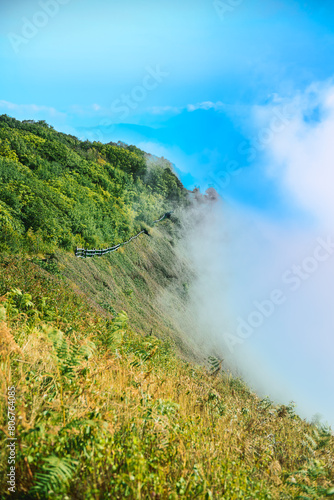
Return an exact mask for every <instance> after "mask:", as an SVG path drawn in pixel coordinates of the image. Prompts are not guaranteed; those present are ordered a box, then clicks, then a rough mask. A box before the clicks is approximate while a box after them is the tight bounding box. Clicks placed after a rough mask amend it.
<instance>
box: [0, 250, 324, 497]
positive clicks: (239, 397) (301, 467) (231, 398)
mask: <svg viewBox="0 0 334 500" xmlns="http://www.w3.org/2000/svg"><path fill="white" fill-rule="evenodd" d="M0 264H1V266H0V286H1V289H0V294H1V295H2V297H1V303H0V338H1V344H0V349H1V364H0V372H1V379H0V380H1V395H2V397H1V414H0V415H1V430H2V435H3V438H4V440H5V439H6V437H7V410H6V408H7V401H6V394H7V388H8V387H9V386H12V385H14V386H15V387H16V391H17V408H16V409H17V429H16V437H17V438H18V440H17V462H16V467H17V471H16V477H17V493H16V497H17V498H37V499H38V498H39V499H46V498H55V499H66V498H75V499H107V498H111V499H124V498H129V499H152V498H153V499H154V498H155V499H176V498H188V499H194V498H198V499H211V498H212V499H220V498H226V499H245V498H246V499H247V498H249V499H250V498H254V499H276V498H277V499H290V498H300V499H301V498H305V499H307V498H309V499H313V498H319V499H320V498H326V497H327V496H328V497H330V496H331V495H334V489H333V479H334V442H333V436H332V435H331V433H330V430H329V429H326V428H323V427H320V426H315V425H312V424H309V423H307V422H305V421H303V420H302V419H300V418H299V417H298V416H297V415H295V413H294V410H293V406H292V405H288V406H275V405H274V404H273V403H272V402H271V401H270V400H268V399H264V400H260V399H259V398H258V397H257V396H256V395H255V394H254V393H252V392H251V391H250V390H249V388H248V387H247V386H246V385H245V384H244V383H243V382H242V381H241V380H239V379H236V378H234V377H232V376H231V374H230V373H228V372H225V371H224V366H221V364H220V363H219V361H217V360H214V359H213V358H212V359H211V360H210V361H211V363H208V365H207V367H206V366H195V365H193V364H190V363H187V362H185V361H183V360H181V359H180V358H179V357H178V356H177V355H176V354H175V346H174V344H173V342H172V341H171V340H161V339H159V338H157V337H156V336H155V335H148V336H143V335H141V334H140V333H136V332H135V331H134V330H133V329H132V328H131V326H130V324H131V318H130V320H129V318H128V317H127V314H126V313H125V312H122V311H119V312H118V314H117V315H116V316H114V318H111V316H110V315H107V314H106V315H105V316H101V314H98V313H97V312H96V310H95V309H94V308H92V307H91V305H90V304H89V303H88V302H87V300H86V298H85V296H84V295H81V296H79V295H78V294H76V293H75V292H74V291H73V290H72V289H71V287H70V286H69V282H68V281H66V280H65V279H64V278H62V277H59V276H55V275H51V274H50V273H49V272H47V271H46V270H43V269H40V268H39V267H37V266H36V265H35V264H34V263H32V262H24V261H23V260H21V259H20V258H15V259H13V258H2V259H1V262H0ZM211 368H212V369H211ZM217 370H218V371H217ZM7 453H8V452H7V449H6V447H5V445H3V446H2V448H1V485H0V488H1V491H2V492H3V493H2V495H3V497H4V498H5V497H6V495H7V494H6V491H7V486H6V474H7V471H8V467H7ZM14 497H15V495H14Z"/></svg>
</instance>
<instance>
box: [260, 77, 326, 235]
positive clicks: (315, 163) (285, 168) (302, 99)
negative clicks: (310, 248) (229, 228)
mask: <svg viewBox="0 0 334 500" xmlns="http://www.w3.org/2000/svg"><path fill="white" fill-rule="evenodd" d="M285 105H288V106H289V107H290V109H292V110H293V111H292V114H291V117H290V120H289V121H290V124H289V126H287V127H285V128H284V129H283V130H282V131H280V133H278V134H275V136H274V137H273V139H272V141H271V142H270V144H269V147H268V150H267V155H268V156H267V158H268V160H269V161H268V169H267V171H268V173H269V174H270V175H274V176H276V177H277V180H278V182H279V183H280V184H281V185H282V187H283V189H284V190H285V191H286V192H287V193H289V195H290V196H291V197H292V199H293V201H294V202H295V203H297V204H299V206H300V207H301V208H303V209H305V210H307V211H308V212H309V213H310V214H311V215H313V216H314V217H316V219H317V221H318V224H319V225H321V226H322V227H326V228H331V227H333V226H334V84H333V83H332V82H326V83H322V84H313V85H312V86H310V87H309V88H308V89H307V90H306V91H305V92H304V93H303V94H299V95H297V96H295V97H294V98H293V99H290V100H289V101H285ZM262 111H265V112H267V113H268V112H271V111H270V110H269V108H268V109H266V110H262Z"/></svg>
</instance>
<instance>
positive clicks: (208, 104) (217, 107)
mask: <svg viewBox="0 0 334 500" xmlns="http://www.w3.org/2000/svg"><path fill="white" fill-rule="evenodd" d="M198 109H204V110H205V111H208V110H209V109H213V110H214V111H222V110H223V109H225V105H224V103H223V102H221V101H217V102H212V101H204V102H199V103H197V104H188V105H187V111H190V112H191V111H197V110H198Z"/></svg>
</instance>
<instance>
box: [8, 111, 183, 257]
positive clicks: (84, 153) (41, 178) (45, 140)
mask: <svg viewBox="0 0 334 500" xmlns="http://www.w3.org/2000/svg"><path fill="white" fill-rule="evenodd" d="M147 163H148V162H146V161H145V154H144V152H142V151H140V150H139V149H138V148H136V147H135V146H126V145H124V146H123V147H122V146H118V145H115V144H102V143H97V142H94V143H91V142H88V141H86V142H82V141H80V140H78V139H77V138H76V137H73V136H70V135H66V134H62V133H59V132H56V131H55V130H54V129H53V128H52V127H50V126H48V125H47V124H46V123H44V122H38V123H34V122H31V121H25V122H19V121H17V120H14V119H13V118H9V117H8V116H6V115H2V116H0V249H1V250H6V249H10V250H13V249H14V250H16V251H19V250H22V249H25V250H27V251H30V252H33V253H34V252H35V253H36V252H46V251H47V252H52V251H53V250H55V249H56V248H64V249H66V250H71V249H73V248H74V247H75V246H84V247H89V248H94V247H96V248H100V247H103V246H108V245H110V244H117V243H120V242H122V241H124V240H126V239H128V238H129V237H130V236H132V235H133V234H134V233H136V232H138V231H140V229H141V228H142V227H143V224H144V225H145V224H149V225H150V224H151V223H152V221H153V220H155V219H156V218H157V216H160V215H162V214H163V213H164V212H165V211H167V210H170V209H171V208H172V207H173V206H175V205H177V206H180V204H182V203H184V202H185V199H186V191H185V189H184V188H183V186H182V184H181V183H180V181H179V180H178V178H177V177H176V176H175V175H174V173H173V172H172V170H171V169H170V168H169V166H168V165H167V166H165V165H163V166H161V165H159V163H156V164H151V165H150V166H149V167H148V166H147Z"/></svg>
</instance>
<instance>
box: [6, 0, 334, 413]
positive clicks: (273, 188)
mask: <svg viewBox="0 0 334 500" xmlns="http://www.w3.org/2000/svg"><path fill="white" fill-rule="evenodd" d="M0 10H1V16H0V58H1V69H2V78H1V80H0V90H1V92H0V113H6V114H8V115H10V116H14V117H16V118H18V119H35V120H38V119H43V120H46V121H47V122H48V123H50V124H52V125H53V126H54V127H55V128H56V129H58V130H62V131H65V132H68V133H72V134H74V135H76V136H78V137H80V138H89V139H93V140H101V141H110V140H113V141H118V140H123V141H125V142H127V143H132V144H136V145H138V146H139V147H141V148H142V149H144V150H146V151H148V152H151V153H153V154H157V155H159V156H162V155H163V156H164V157H166V158H168V159H169V160H171V161H172V162H173V163H174V164H175V167H176V169H177V172H178V173H179V175H180V177H181V180H182V181H183V182H184V184H185V185H186V186H187V187H189V188H192V187H194V186H195V185H196V186H200V187H201V188H202V189H205V188H206V187H208V186H209V185H213V186H215V187H216V188H217V190H218V191H219V192H220V193H221V195H222V196H223V198H224V199H225V200H226V201H227V202H228V203H229V204H230V206H232V207H236V212H238V213H239V214H240V218H241V220H242V217H243V215H242V214H244V213H245V212H246V213H247V216H248V217H249V216H250V215H249V214H251V224H253V225H254V227H255V228H256V230H255V231H254V233H252V235H251V237H250V239H251V240H252V242H253V243H249V242H248V251H249V253H250V255H253V257H254V259H255V260H256V261H257V260H259V261H261V259H262V257H265V259H267V257H268V255H266V256H262V255H261V250H260V248H259V247H258V246H257V245H256V244H255V243H254V241H257V240H256V238H257V236H256V235H257V234H258V228H259V227H263V220H265V221H266V222H265V227H266V228H267V231H268V234H270V235H273V234H274V233H275V236H272V240H271V244H269V250H268V249H267V252H269V254H270V255H271V256H272V260H274V261H275V260H276V261H277V262H278V263H279V264H277V265H276V267H275V271H272V270H270V269H269V267H267V268H262V271H261V268H259V271H258V273H259V274H261V275H265V276H266V278H265V279H264V278H261V279H260V278H259V279H258V281H259V283H260V284H261V286H260V285H259V287H258V288H257V289H256V290H257V291H255V289H254V293H260V290H261V293H266V292H265V290H266V289H268V287H270V286H271V285H269V283H274V282H275V279H274V276H276V275H275V273H277V280H278V282H280V281H279V280H280V278H279V276H280V274H279V273H280V272H282V271H283V270H284V266H289V265H290V264H291V263H292V262H293V259H294V258H295V256H296V255H297V254H298V255H300V258H302V257H303V256H304V257H305V256H307V255H308V254H307V250H303V248H300V246H299V247H298V249H297V247H296V245H295V242H294V241H293V243H291V242H292V240H293V238H292V237H291V231H292V232H294V235H295V237H296V235H297V240H298V242H299V243H300V242H302V244H305V245H306V246H305V248H309V247H308V246H307V244H306V243H305V241H308V242H309V241H310V240H312V238H313V239H314V238H315V237H316V236H319V235H322V234H323V233H322V231H326V230H327V229H328V227H329V224H328V221H327V219H326V214H331V213H332V212H331V209H332V206H331V202H330V198H331V195H332V193H328V196H327V197H326V196H325V197H322V191H321V189H325V190H326V186H320V187H319V190H318V191H316V192H313V191H312V186H313V185H315V184H316V183H317V177H316V175H315V173H314V172H316V165H317V158H319V159H321V161H322V164H324V165H327V166H328V165H330V161H328V162H327V160H329V159H328V158H327V157H326V158H325V156H326V155H325V154H324V151H326V144H323V141H322V139H321V137H322V136H321V131H322V130H323V128H324V127H325V128H326V127H327V128H326V130H328V134H329V137H330V131H331V123H332V122H331V121H330V120H329V121H328V120H327V122H326V119H327V118H326V117H327V116H328V115H330V116H332V115H331V111H330V110H331V109H332V108H331V102H332V101H331V89H332V78H333V75H334V58H333V53H334V4H333V2H332V1H330V0H322V1H321V3H320V2H316V1H293V0H289V1H288V0H266V1H264V0H240V1H236V0H233V1H232V0H226V1H225V0H216V1H212V0H191V1H190V0H183V1H182V2H180V1H176V0H168V1H167V0H160V1H159V2H156V1H153V0H141V1H138V0H136V1H134V0H123V1H122V2H117V1H114V0H108V1H107V0H96V1H95V2H91V1H88V0H80V1H79V0H40V1H32V0H25V1H23V0H15V1H12V0H3V1H2V2H1V7H0ZM314 85H315V86H316V87H315V88H313V87H312V86H314ZM312 89H313V90H312ZM291 105H292V108H291ZM286 106H290V111H286ZM291 109H292V111H291ZM321 109H322V112H321V113H322V114H321V113H320V111H319V110H321ZM289 127H292V128H289ZM312 127H313V128H312ZM333 131H334V129H333ZM313 132H314V134H313ZM318 136H320V138H319V140H317V141H315V142H314V144H312V148H311V149H310V152H309V155H308V157H310V156H312V154H313V152H315V153H317V152H319V154H318V157H317V156H316V155H315V157H314V161H313V163H312V164H310V165H308V167H309V170H308V172H309V176H308V177H305V179H304V175H303V173H300V171H299V170H298V165H299V163H298V162H299V159H300V158H302V161H306V163H307V158H306V159H305V158H304V157H302V151H303V150H304V149H305V148H307V145H308V144H310V142H312V141H310V138H311V139H312V137H318ZM303 137H304V138H305V137H306V138H307V140H305V144H301V142H300V140H301V139H300V138H303ZM327 149H328V148H327ZM313 167H314V168H313ZM312 168H313V170H312ZM326 168H327V167H326ZM328 168H331V167H329V166H328ZM311 171H312V172H313V177H312V175H311ZM298 176H299V177H298ZM323 176H324V178H325V177H326V175H325V174H324V173H323ZM296 179H297V181H296ZM299 179H302V180H303V182H299ZM327 184H328V183H327ZM329 184H330V183H329ZM333 199H334V197H333ZM326 203H327V205H326ZM333 216H334V211H333ZM268 227H269V229H268ZM296 228H298V231H302V234H301V233H298V231H297V229H296ZM325 228H326V229H325ZM282 230H286V233H284V234H283V235H282V234H281V232H282ZM277 234H280V235H281V237H280V241H281V246H280V245H277V244H276V243H275V242H276V236H277ZM269 239H270V237H269V236H268V240H269ZM239 244H240V241H236V242H235V245H236V247H238V245H239ZM270 245H271V246H270ZM291 247H293V248H294V252H290V250H289V249H290V248H291ZM252 252H254V254H252ZM255 252H256V255H255ZM282 255H284V259H283V260H281V256H282ZM247 262H248V261H247ZM234 265H235V264H234ZM248 265H249V267H251V266H252V261H250V262H249V263H248ZM245 266H246V264H245V265H243V266H242V269H243V272H244V277H245V275H246V278H245V279H246V281H247V270H245ZM246 267H247V266H246ZM237 274H238V273H237V270H236V275H237ZM325 274H326V273H325ZM250 275H251V273H250ZM250 275H249V276H250ZM249 276H248V277H249ZM268 276H270V279H269V278H268V279H267V277H268ZM318 281H319V283H318V285H317V286H315V285H314V287H315V288H313V289H312V293H311V292H310V294H309V296H308V299H305V300H309V301H310V300H311V301H312V300H313V301H314V300H315V299H314V297H315V296H321V294H325V295H326V297H328V295H329V294H330V293H331V289H330V287H329V285H328V283H326V280H325V278H324V279H323V280H320V278H319V280H318ZM276 282H277V281H276ZM238 284H239V287H238V286H237V292H238V294H239V296H240V295H241V296H242V298H243V299H244V302H245V303H247V304H249V299H250V297H251V293H250V292H249V293H248V295H247V293H246V292H245V290H244V289H245V286H244V282H243V278H242V277H238ZM249 286H250V284H249ZM242 294H243V295H242ZM305 294H306V295H307V293H306V291H305ZM300 300H301V299H299V301H300ZM241 302H242V301H241ZM324 303H326V301H325V300H324V301H323V304H324ZM323 304H322V307H320V306H319V307H318V308H315V310H316V309H319V311H320V310H321V311H322V312H321V317H322V318H323V316H324V314H323V308H324V307H325V306H324V305H323ZM303 308H305V302H303V303H302V304H299V305H296V309H295V311H299V312H296V314H297V316H298V314H299V315H300V319H301V322H300V324H302V323H303V321H302V320H303V318H302V317H301V316H302V310H303ZM328 309H330V306H329V305H328ZM293 310H294V309H293V303H291V306H289V311H290V312H289V313H286V316H285V318H283V319H282V320H281V323H280V322H279V321H278V320H277V322H276V323H275V325H272V330H273V331H275V330H276V329H279V326H280V325H284V327H285V328H287V330H288V332H287V336H289V335H290V337H291V335H293V332H291V331H289V328H288V325H289V324H291V323H293V322H291V321H290V323H289V319H291V318H292V315H293V314H294V313H293ZM238 313H239V314H242V312H240V311H239V312H238ZM319 315H320V312H319ZM331 321H333V326H334V318H332V317H328V325H327V326H328V327H329V326H330V327H331V326H332V323H330V322H331ZM319 324H320V322H319ZM278 335H279V334H278V333H277V335H276V336H275V341H273V342H272V343H270V342H269V343H268V345H267V344H266V342H265V341H263V342H262V344H261V345H257V344H256V342H255V344H254V349H255V350H256V349H257V352H258V353H259V352H261V350H262V351H264V354H263V356H266V357H267V360H268V356H269V360H270V355H269V354H268V353H270V349H271V348H272V347H273V345H276V343H277V339H278V338H279V337H278ZM328 335H329V334H328ZM287 338H288V337H287ZM287 338H286V339H285V340H287ZM326 338H327V337H326ZM297 343H298V342H297V341H296V344H297ZM326 345H327V344H326ZM332 348H333V341H332V340H331V341H329V343H328V348H326V349H325V351H328V352H330V349H332ZM295 350H296V351H297V347H295ZM332 350H333V349H332ZM307 352H308V354H307V355H305V356H304V357H302V358H301V359H300V361H299V363H296V366H297V368H296V370H299V371H300V370H302V373H303V370H304V373H305V374H306V365H307V364H308V363H309V356H310V353H311V352H312V344H310V345H309V350H308V351H307ZM290 355H291V356H292V354H291V352H290ZM328 356H329V354H328ZM287 359H288V358H287ZM329 359H330V358H329V357H328V358H326V363H327V362H329ZM272 361H273V363H272V364H273V365H275V367H276V369H277V370H278V371H279V367H278V365H277V359H272ZM286 362H287V361H286ZM314 363H315V366H319V367H320V365H321V361H319V359H318V358H317V359H316V360H314ZM326 363H325V364H326ZM269 364H270V363H269ZM290 368H291V367H290ZM320 371H321V370H320ZM288 372H289V370H288V369H287V373H288ZM289 373H290V372H289ZM294 375H296V373H292V372H291V373H290V379H291V378H293V377H294ZM331 375H332V376H334V373H333V372H331ZM296 377H297V375H296ZM326 377H327V378H326ZM306 378H307V377H305V380H306ZM325 378H326V380H327V379H328V373H327V372H326V376H325V372H324V373H323V378H321V380H320V379H319V384H318V386H317V388H316V389H315V390H313V395H314V398H313V400H314V401H315V399H316V400H317V404H319V407H321V408H322V410H323V413H324V414H325V415H327V416H328V418H330V419H332V422H334V408H333V405H331V404H330V403H328V402H327V399H328V398H327V392H326V391H327V385H325V386H324V387H325V389H323V392H322V393H321V391H319V385H320V384H321V383H323V381H324V380H325ZM295 389H296V391H300V392H306V393H307V390H306V382H305V383H304V385H303V381H302V378H301V379H300V381H299V382H298V383H297V382H296V385H295ZM319 394H322V396H319ZM315 396H316V397H315ZM319 398H320V399H319ZM310 399H312V397H311V396H310ZM311 406H312V405H310V408H311ZM313 406H314V405H313ZM313 406H312V408H313ZM309 411H311V410H309Z"/></svg>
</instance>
